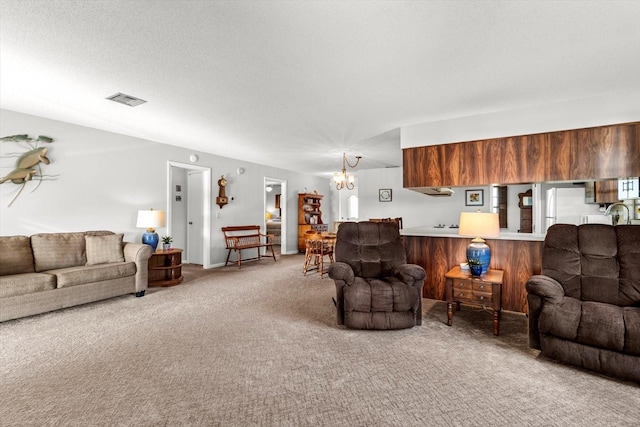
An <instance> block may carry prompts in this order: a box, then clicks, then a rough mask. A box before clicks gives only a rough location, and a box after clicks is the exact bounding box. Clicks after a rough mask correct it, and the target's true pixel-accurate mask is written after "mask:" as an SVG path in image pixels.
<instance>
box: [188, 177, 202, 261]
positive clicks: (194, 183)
mask: <svg viewBox="0 0 640 427" xmlns="http://www.w3.org/2000/svg"><path fill="white" fill-rule="evenodd" d="M187 183H188V185H187V191H188V194H187V248H186V249H187V253H186V256H185V258H186V260H187V261H188V262H189V263H190V264H202V246H203V222H204V221H203V212H204V204H203V201H202V191H203V190H202V187H203V173H202V172H198V171H189V172H188V173H187Z"/></svg>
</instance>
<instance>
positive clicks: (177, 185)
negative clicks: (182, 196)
mask: <svg viewBox="0 0 640 427" xmlns="http://www.w3.org/2000/svg"><path fill="white" fill-rule="evenodd" d="M181 191H182V185H180V184H176V193H179V192H181Z"/></svg>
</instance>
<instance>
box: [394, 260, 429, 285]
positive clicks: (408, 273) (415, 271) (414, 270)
mask: <svg viewBox="0 0 640 427" xmlns="http://www.w3.org/2000/svg"><path fill="white" fill-rule="evenodd" d="M393 275H394V276H395V277H398V278H399V279H400V280H402V281H403V282H404V283H406V284H407V285H413V284H414V283H416V282H419V281H422V280H424V278H425V277H426V276H427V273H426V271H424V268H422V267H420V266H419V265H417V264H400V265H397V266H395V267H394V269H393Z"/></svg>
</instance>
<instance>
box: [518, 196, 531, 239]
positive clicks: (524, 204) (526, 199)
mask: <svg viewBox="0 0 640 427" xmlns="http://www.w3.org/2000/svg"><path fill="white" fill-rule="evenodd" d="M531 198H532V190H531V189H529V190H527V191H525V192H524V193H519V194H518V199H519V200H518V207H519V208H520V229H519V230H518V232H519V233H533V212H532V211H533V209H532V206H533V204H532V201H531Z"/></svg>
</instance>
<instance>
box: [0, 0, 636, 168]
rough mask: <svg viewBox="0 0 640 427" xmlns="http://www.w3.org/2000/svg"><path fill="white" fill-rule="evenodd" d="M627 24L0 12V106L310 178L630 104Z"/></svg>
mask: <svg viewBox="0 0 640 427" xmlns="http://www.w3.org/2000/svg"><path fill="white" fill-rule="evenodd" d="M639 22H640V1H622V2H620V1H618V2H616V1H554V2H552V1H529V2H524V1H518V2H516V1H477V2H471V1H424V2H420V1H369V2H365V1H339V2H329V1H184V0H182V1H179V0H174V1H149V0H146V1H142V0H137V1H131V0H126V1H124V0H111V1H97V0H94V1H86V0H80V1H73V0H50V1H30V0H19V1H15V0H2V1H1V2H0V28H1V30H0V49H1V50H0V67H1V68H0V84H1V85H0V107H2V108H4V109H9V110H13V111H18V112H23V113H28V114H34V115H37V116H42V117H46V118H51V119H55V120H61V121H65V122H70V123H75V124H79V125H83V126H90V127H94V128H98V129H103V130H107V131H112V132H117V133H122V134H126V135H131V136H135V137H140V138H145V139H149V140H153V141H158V142H162V143H166V144H172V145H177V146H183V147H187V148H190V149H193V150H201V151H204V152H210V153H214V154H218V155H221V156H227V157H232V158H238V159H244V160H246V161H250V162H256V163H261V164H267V165H271V166H274V167H280V168H284V169H291V170H297V171H304V172H310V173H314V174H322V173H329V172H331V171H336V170H338V169H340V168H341V166H342V152H343V151H345V152H347V154H348V155H349V158H350V159H351V160H352V159H353V157H354V156H355V155H362V156H363V159H362V161H361V163H360V166H359V167H358V169H363V168H365V169H369V168H379V167H387V166H400V165H401V164H402V153H401V149H400V128H401V127H403V126H409V125H413V124H418V123H425V122H431V121H437V120H444V119H450V118H455V117H465V116H472V115H477V114H483V113H487V112H496V111H508V110H511V109H516V108H525V107H527V106H531V105H544V104H547V103H557V102H561V101H563V100H570V99H578V98H581V97H585V96H593V95H601V94H607V93H616V92H618V93H619V92H620V91H624V90H626V89H633V90H638V89H639V88H640V24H639ZM116 92H124V93H126V94H128V95H132V96H136V97H139V98H142V99H144V100H146V101H148V102H147V103H146V104H143V105H141V106H138V107H133V108H132V107H127V106H124V105H120V104H117V103H113V102H110V101H107V100H105V98H106V97H107V96H110V95H112V94H114V93H116ZM26 131H27V130H25V132H26Z"/></svg>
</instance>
